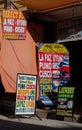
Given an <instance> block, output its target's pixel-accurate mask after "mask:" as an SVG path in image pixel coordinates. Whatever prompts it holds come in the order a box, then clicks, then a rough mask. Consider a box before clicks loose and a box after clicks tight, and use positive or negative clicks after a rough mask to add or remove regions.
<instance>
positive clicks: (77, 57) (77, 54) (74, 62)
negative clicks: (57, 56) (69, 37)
mask: <svg viewBox="0 0 82 130" xmlns="http://www.w3.org/2000/svg"><path fill="white" fill-rule="evenodd" d="M63 44H64V46H66V48H67V49H68V51H69V55H70V86H74V87H76V91H75V95H76V106H81V107H82V101H81V100H80V99H82V78H81V77H82V61H81V60H82V59H81V56H82V41H81V40H80V41H72V42H66V43H63Z"/></svg>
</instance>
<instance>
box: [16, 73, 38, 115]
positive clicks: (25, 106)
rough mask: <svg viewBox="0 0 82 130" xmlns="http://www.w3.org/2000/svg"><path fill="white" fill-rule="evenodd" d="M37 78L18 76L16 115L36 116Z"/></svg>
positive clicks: (26, 75)
mask: <svg viewBox="0 0 82 130" xmlns="http://www.w3.org/2000/svg"><path fill="white" fill-rule="evenodd" d="M35 99H36V76H34V75H28V74H18V75H17V92H16V107H15V114H19V115H20V114H31V115H32V114H35Z"/></svg>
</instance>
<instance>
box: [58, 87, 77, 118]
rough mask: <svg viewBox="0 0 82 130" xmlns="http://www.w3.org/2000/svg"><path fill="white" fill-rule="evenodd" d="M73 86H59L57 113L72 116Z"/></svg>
mask: <svg viewBox="0 0 82 130" xmlns="http://www.w3.org/2000/svg"><path fill="white" fill-rule="evenodd" d="M74 90H75V88H74V87H59V89H58V104H57V115H60V116H73V106H74Z"/></svg>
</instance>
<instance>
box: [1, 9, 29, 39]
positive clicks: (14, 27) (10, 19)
mask: <svg viewBox="0 0 82 130" xmlns="http://www.w3.org/2000/svg"><path fill="white" fill-rule="evenodd" d="M2 26H3V38H5V39H26V27H27V21H26V20H25V17H24V15H23V13H22V12H21V11H16V10H3V23H2Z"/></svg>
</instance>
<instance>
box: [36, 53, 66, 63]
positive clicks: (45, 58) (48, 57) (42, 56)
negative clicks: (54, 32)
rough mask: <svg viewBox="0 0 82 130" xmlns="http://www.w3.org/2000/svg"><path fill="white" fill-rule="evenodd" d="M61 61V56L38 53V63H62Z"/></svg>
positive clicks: (62, 58)
mask: <svg viewBox="0 0 82 130" xmlns="http://www.w3.org/2000/svg"><path fill="white" fill-rule="evenodd" d="M63 60H64V57H63V54H57V53H44V52H39V61H45V62H52V61H53V62H63Z"/></svg>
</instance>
